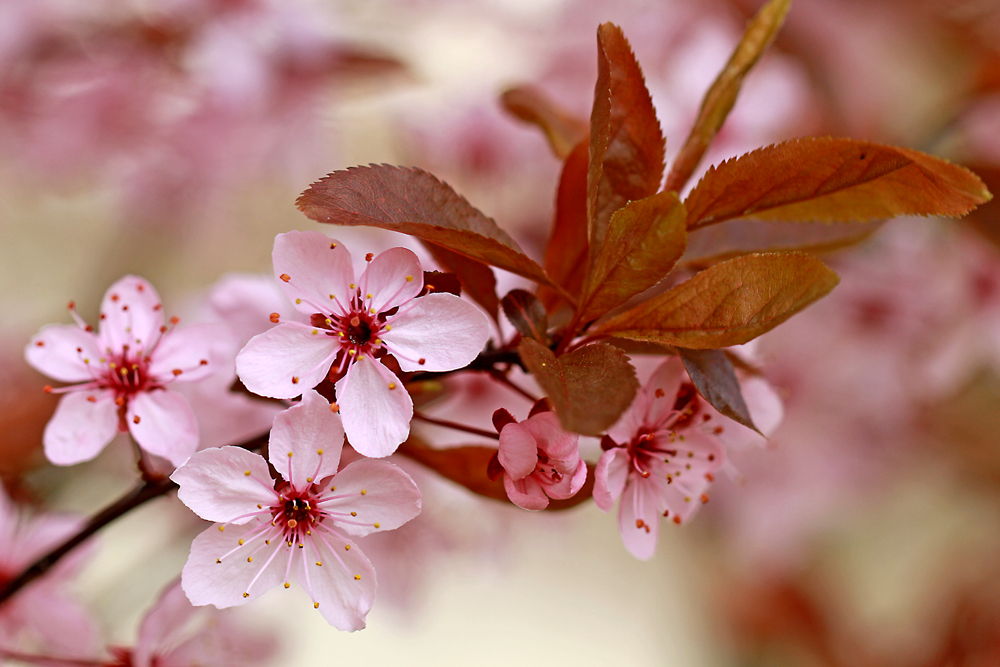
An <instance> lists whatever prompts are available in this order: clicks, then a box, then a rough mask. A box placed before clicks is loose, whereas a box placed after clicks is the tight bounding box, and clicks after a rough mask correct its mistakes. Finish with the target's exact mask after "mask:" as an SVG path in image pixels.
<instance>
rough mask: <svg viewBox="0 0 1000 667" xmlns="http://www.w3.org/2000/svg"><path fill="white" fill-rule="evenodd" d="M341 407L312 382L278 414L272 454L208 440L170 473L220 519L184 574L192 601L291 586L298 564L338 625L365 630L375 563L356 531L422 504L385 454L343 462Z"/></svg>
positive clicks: (404, 515) (188, 496)
mask: <svg viewBox="0 0 1000 667" xmlns="http://www.w3.org/2000/svg"><path fill="white" fill-rule="evenodd" d="M343 446H344V430H343V426H342V425H341V418H340V415H338V414H336V413H335V412H334V411H333V410H331V405H330V404H329V403H328V402H327V400H326V399H325V398H323V397H322V396H320V395H319V394H318V393H317V392H315V391H313V390H307V391H306V392H305V393H304V394H303V395H302V401H301V402H300V403H299V404H297V405H295V406H293V407H291V408H289V409H288V410H286V411H284V412H282V413H281V414H279V415H278V416H277V417H276V418H275V420H274V426H273V428H272V429H271V440H270V443H269V445H268V454H269V459H270V462H271V465H272V466H273V467H274V469H275V470H277V471H278V474H279V475H280V477H279V478H278V479H273V478H272V477H271V475H270V473H269V471H268V465H267V461H265V460H264V459H263V458H262V457H261V456H259V455H257V454H254V453H252V452H249V451H247V450H245V449H241V448H239V447H221V448H218V449H206V450H203V451H200V452H198V453H196V454H195V455H193V456H192V457H191V458H190V459H189V460H188V462H187V463H186V464H185V465H184V466H182V467H180V468H178V469H177V470H176V471H174V473H173V475H171V479H173V480H174V481H175V482H177V484H178V485H179V486H180V489H179V490H178V492H177V496H178V497H179V498H180V500H181V501H182V502H183V503H184V504H185V505H187V506H188V507H189V508H191V510H193V511H194V512H195V514H197V515H198V516H200V517H202V518H203V519H207V520H209V521H215V522H217V525H215V526H213V527H211V528H209V529H208V530H206V531H205V532H203V533H202V534H201V535H199V536H198V537H196V538H195V540H194V542H193V543H192V545H191V554H190V556H189V558H188V561H187V563H186V564H185V566H184V570H183V572H182V574H181V583H182V586H183V587H184V592H185V593H186V594H187V596H188V598H189V599H190V600H191V603H192V604H194V605H206V604H212V605H215V606H216V607H219V608H224V607H231V606H234V605H238V604H243V603H244V602H249V601H250V600H253V599H255V598H257V597H258V596H260V595H261V594H263V593H264V592H265V591H267V590H268V589H270V588H273V587H274V586H277V585H279V584H284V587H285V588H288V587H289V586H290V585H291V584H290V582H289V578H290V576H291V573H292V571H293V570H295V572H296V576H297V577H298V580H299V582H300V583H301V584H302V585H303V586H304V587H305V589H306V591H307V592H308V593H309V596H310V597H311V598H312V601H313V604H314V606H315V607H316V608H318V609H319V610H320V612H321V613H322V614H323V617H324V618H326V620H327V621H329V622H330V624H331V625H333V626H335V627H337V628H339V629H341V630H359V629H361V628H363V627H364V626H365V616H366V615H367V614H368V611H369V610H370V609H371V606H372V603H373V602H374V600H375V570H374V569H373V568H372V566H371V563H370V562H369V561H368V559H367V558H366V557H365V555H364V554H363V553H362V552H361V550H360V549H358V548H357V546H356V545H355V544H354V542H353V541H351V539H350V538H349V537H348V535H352V536H360V535H367V534H369V533H373V532H376V531H383V530H391V529H393V528H398V527H399V526H401V525H403V524H404V523H406V522H407V521H409V520H410V519H412V518H413V517H415V516H416V515H417V514H418V513H419V512H420V492H419V490H418V489H417V487H416V485H415V484H414V483H413V480H412V479H410V477H409V475H407V474H406V473H405V472H403V471H402V470H400V469H399V468H397V467H396V466H394V465H392V464H391V463H388V462H387V461H372V460H369V459H363V460H360V461H356V462H354V463H352V464H350V465H348V466H346V467H345V468H344V469H343V470H341V471H340V472H338V471H337V467H338V465H339V463H340V455H341V451H342V448H343Z"/></svg>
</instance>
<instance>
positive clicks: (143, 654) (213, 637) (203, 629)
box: [109, 581, 277, 667]
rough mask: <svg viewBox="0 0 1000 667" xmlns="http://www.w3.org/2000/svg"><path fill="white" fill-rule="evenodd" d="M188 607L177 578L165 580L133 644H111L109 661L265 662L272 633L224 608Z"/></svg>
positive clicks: (133, 666)
mask: <svg viewBox="0 0 1000 667" xmlns="http://www.w3.org/2000/svg"><path fill="white" fill-rule="evenodd" d="M211 612H214V613H209V610H208V609H205V608H201V609H199V608H196V607H192V606H191V603H190V602H189V601H188V599H187V597H186V596H185V595H184V591H183V590H182V589H181V584H180V582H179V581H176V582H175V583H173V584H171V585H169V586H168V587H167V588H166V589H165V590H164V591H163V593H162V594H161V595H160V598H159V599H158V600H157V601H156V604H155V605H153V607H152V609H150V610H149V611H148V612H147V613H146V615H145V617H143V619H142V623H141V624H140V626H139V638H138V641H137V642H136V645H135V647H134V648H133V649H131V650H130V649H126V648H114V647H113V648H111V653H112V654H113V655H114V656H115V658H116V661H115V662H113V663H111V664H110V665H109V667H190V666H191V665H212V666H213V667H244V666H245V665H247V666H249V665H260V664H265V663H266V662H268V661H269V660H270V659H271V658H272V657H273V656H274V653H275V649H276V648H277V642H276V641H275V637H273V636H271V635H269V634H267V633H264V634H263V635H262V634H260V633H259V632H250V631H249V630H248V629H246V628H243V627H240V626H238V625H236V624H235V623H233V622H232V621H231V620H230V619H229V618H227V617H226V616H225V614H226V612H218V611H215V610H214V609H213V610H211Z"/></svg>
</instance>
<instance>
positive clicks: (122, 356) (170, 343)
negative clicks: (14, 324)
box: [24, 276, 216, 465]
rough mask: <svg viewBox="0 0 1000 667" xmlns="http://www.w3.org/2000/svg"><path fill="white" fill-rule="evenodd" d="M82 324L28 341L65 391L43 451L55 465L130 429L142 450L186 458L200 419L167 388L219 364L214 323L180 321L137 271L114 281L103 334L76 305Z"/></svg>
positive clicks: (84, 456)
mask: <svg viewBox="0 0 1000 667" xmlns="http://www.w3.org/2000/svg"><path fill="white" fill-rule="evenodd" d="M70 310H71V312H72V313H73V317H74V318H75V319H76V321H77V323H76V325H66V324H52V325H49V326H46V327H44V328H43V329H42V330H41V331H40V332H39V333H38V334H37V335H36V336H35V337H34V338H32V339H31V342H30V343H29V344H28V346H27V347H26V348H25V352H24V356H25V359H27V361H28V363H29V364H31V365H32V366H34V367H35V368H36V369H37V370H39V371H41V372H42V373H45V374H46V375H48V376H49V377H51V378H54V379H56V380H59V381H61V382H75V383H78V384H73V385H70V386H68V387H61V388H58V389H53V390H51V391H54V392H57V393H64V394H65V396H63V398H62V400H61V401H60V402H59V406H58V408H56V412H55V414H54V415H53V416H52V419H51V421H49V423H48V426H47V427H46V429H45V435H44V438H43V443H44V445H45V455H46V457H48V459H49V461H51V462H52V463H55V464H57V465H72V464H74V463H80V462H81V461H88V460H90V459H92V458H94V457H95V456H97V455H98V454H99V453H100V452H101V450H102V449H104V447H105V445H107V444H108V443H109V442H111V440H112V438H114V436H115V433H117V432H119V431H121V432H128V433H131V434H132V437H133V438H134V439H135V441H136V442H137V443H138V444H139V446H140V447H142V448H143V449H144V450H146V451H147V452H149V453H151V454H155V455H157V456H162V457H163V458H166V459H168V460H169V461H170V462H171V463H173V464H174V465H180V464H181V463H183V462H184V460H185V459H186V458H187V457H188V456H190V455H191V453H193V452H194V451H195V449H196V448H197V446H198V424H197V422H196V421H195V417H194V414H193V413H192V411H191V406H190V405H189V404H188V402H187V399H185V398H184V397H183V396H181V395H180V394H179V393H177V392H175V391H171V390H170V389H168V386H169V385H170V384H171V383H173V382H192V381H195V380H200V379H202V378H205V377H207V376H208V375H210V374H211V373H212V372H214V370H215V366H216V364H215V363H214V362H213V358H214V354H213V346H212V333H213V329H212V327H210V326H208V325H200V326H190V327H183V328H179V329H178V328H174V327H175V325H176V324H177V320H176V318H172V319H171V321H170V325H169V326H168V325H167V324H166V323H165V321H164V316H163V309H162V306H161V304H160V296H159V295H158V294H157V293H156V290H155V289H153V286H152V285H150V284H149V283H148V282H146V281H145V280H144V279H142V278H139V277H136V276H125V277H124V278H122V279H121V280H119V281H118V282H116V283H115V284H114V285H112V286H111V287H110V288H109V289H108V291H107V292H106V293H105V295H104V300H103V302H102V303H101V323H100V326H99V329H98V331H97V333H94V331H93V328H92V327H90V326H89V325H88V324H86V323H85V322H84V321H83V320H82V319H81V318H80V316H79V315H77V314H76V310H75V308H74V306H73V304H72V303H71V304H70Z"/></svg>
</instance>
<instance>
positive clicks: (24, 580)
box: [0, 433, 269, 605]
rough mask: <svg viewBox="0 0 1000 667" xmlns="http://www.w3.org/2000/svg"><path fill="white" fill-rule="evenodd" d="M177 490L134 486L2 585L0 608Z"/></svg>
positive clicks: (164, 482) (163, 482)
mask: <svg viewBox="0 0 1000 667" xmlns="http://www.w3.org/2000/svg"><path fill="white" fill-rule="evenodd" d="M268 435H269V434H267V433H265V434H263V435H259V436H257V437H255V438H251V439H250V440H247V441H246V442H244V443H241V444H240V445H238V446H239V447H243V448H244V449H249V450H251V451H253V450H256V449H261V448H263V447H264V445H266V444H267V440H268ZM176 488H177V484H175V483H174V482H173V481H171V480H170V478H169V477H161V478H159V479H151V480H148V481H144V482H141V483H140V484H137V485H136V486H135V487H133V488H132V490H131V491H129V492H128V493H126V494H125V495H124V496H122V497H121V498H119V499H118V500H116V501H114V502H113V503H111V504H110V505H108V506H107V507H105V508H104V509H103V510H101V511H100V512H98V513H97V514H95V515H94V516H92V517H91V518H90V520H89V521H87V523H86V525H84V526H83V528H81V529H80V530H79V531H77V532H76V533H75V534H73V535H71V536H70V537H69V538H68V539H67V540H66V541H65V542H63V543H62V544H60V545H59V546H57V547H55V548H54V549H52V550H51V551H49V552H48V553H47V554H45V555H43V556H42V557H41V558H39V559H38V560H36V561H35V562H34V563H32V564H31V565H29V566H28V567H27V568H25V569H24V570H23V571H22V572H21V573H20V574H19V575H17V576H16V577H14V578H13V579H11V580H10V581H8V582H7V583H6V584H4V586H3V587H2V588H0V605H3V603H4V602H6V601H7V600H8V599H9V598H11V597H12V596H14V594H16V593H17V592H18V591H19V590H21V589H22V588H24V587H25V586H27V585H28V584H30V583H31V582H32V581H34V580H35V579H38V578H39V577H41V576H43V575H44V574H45V573H46V572H48V571H49V570H51V569H52V568H53V567H54V566H55V564H56V563H58V562H59V561H60V560H62V558H63V557H64V556H65V555H66V554H68V553H69V552H71V551H73V550H74V549H75V548H77V547H78V546H80V545H81V544H83V543H84V542H85V541H87V538H89V537H90V536H91V535H93V534H94V533H96V532H97V531H99V530H100V529H101V528H104V527H105V526H107V525H108V524H109V523H111V522H112V521H114V520H115V519H117V518H119V517H121V516H124V515H125V514H128V513H129V512H131V511H132V510H134V509H135V508H137V507H139V506H141V505H144V504H146V503H147V502H149V501H150V500H153V499H154V498H159V497H160V496H165V495H166V494H168V493H170V492H171V491H173V490H174V489H176Z"/></svg>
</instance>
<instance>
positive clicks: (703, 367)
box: [678, 348, 763, 435]
mask: <svg viewBox="0 0 1000 667" xmlns="http://www.w3.org/2000/svg"><path fill="white" fill-rule="evenodd" d="M678 352H680V355H681V361H682V362H683V363H684V368H685V369H687V372H688V375H689V376H690V377H691V381H692V382H694V386H695V387H697V389H698V393H700V394H701V395H702V396H704V397H705V400H706V401H708V402H709V403H710V404H711V405H712V407H713V408H715V409H716V410H718V411H719V412H721V413H722V414H724V415H725V416H727V417H729V418H730V419H732V420H734V421H736V422H738V423H740V424H743V425H744V426H746V427H747V428H752V429H753V430H755V431H757V432H758V433H760V431H759V430H758V429H757V427H756V426H755V425H754V423H753V419H751V418H750V411H749V410H748V409H747V404H746V402H745V401H744V400H743V392H741V391H740V383H739V381H738V380H737V379H736V371H735V370H733V364H732V363H731V362H730V361H729V357H727V356H726V353H725V352H723V351H722V350H688V349H685V348H679V349H678ZM761 435H763V434H761Z"/></svg>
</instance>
